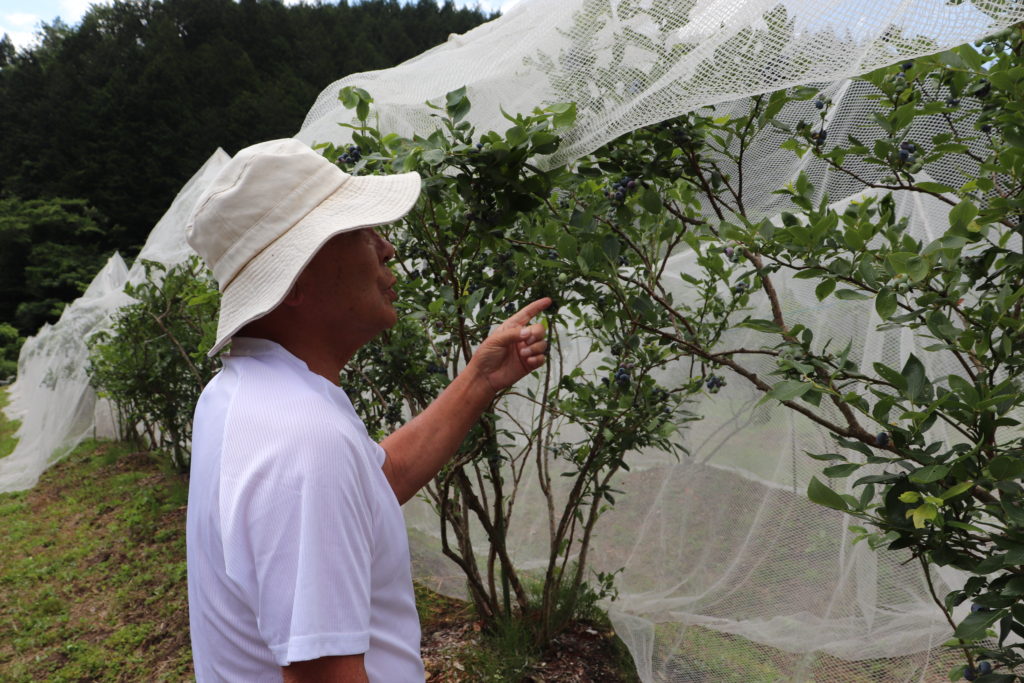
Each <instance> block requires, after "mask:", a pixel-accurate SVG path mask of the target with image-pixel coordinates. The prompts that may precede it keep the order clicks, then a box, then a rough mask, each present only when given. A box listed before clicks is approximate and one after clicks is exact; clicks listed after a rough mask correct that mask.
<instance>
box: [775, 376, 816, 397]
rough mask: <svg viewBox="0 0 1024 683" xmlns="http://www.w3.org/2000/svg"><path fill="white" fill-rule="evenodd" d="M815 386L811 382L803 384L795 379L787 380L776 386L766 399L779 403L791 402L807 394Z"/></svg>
mask: <svg viewBox="0 0 1024 683" xmlns="http://www.w3.org/2000/svg"><path fill="white" fill-rule="evenodd" d="M813 386H814V385H813V384H811V383H810V382H801V381H799V380H795V379H785V380H782V381H781V382H779V383H778V384H776V385H774V386H773V387H772V388H771V391H769V392H768V394H767V396H766V398H774V399H777V400H779V401H791V400H793V399H794V398H799V397H801V396H803V395H804V394H806V393H807V392H808V391H810V390H811V388H812V387H813Z"/></svg>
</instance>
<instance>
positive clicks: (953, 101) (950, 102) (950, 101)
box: [946, 97, 960, 107]
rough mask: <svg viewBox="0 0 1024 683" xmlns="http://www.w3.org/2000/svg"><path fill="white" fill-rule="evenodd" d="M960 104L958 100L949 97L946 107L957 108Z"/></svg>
mask: <svg viewBox="0 0 1024 683" xmlns="http://www.w3.org/2000/svg"><path fill="white" fill-rule="evenodd" d="M958 104H960V100H958V99H957V98H955V97H949V98H947V99H946V106H947V107H955V106H957V105H958Z"/></svg>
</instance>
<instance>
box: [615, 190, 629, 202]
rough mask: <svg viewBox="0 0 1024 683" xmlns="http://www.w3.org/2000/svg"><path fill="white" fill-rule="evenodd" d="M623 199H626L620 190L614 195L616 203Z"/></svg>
mask: <svg viewBox="0 0 1024 683" xmlns="http://www.w3.org/2000/svg"><path fill="white" fill-rule="evenodd" d="M625 198H626V193H625V192H623V191H622V190H619V191H618V192H616V193H615V199H617V200H618V201H620V202H621V201H622V200H623V199H625Z"/></svg>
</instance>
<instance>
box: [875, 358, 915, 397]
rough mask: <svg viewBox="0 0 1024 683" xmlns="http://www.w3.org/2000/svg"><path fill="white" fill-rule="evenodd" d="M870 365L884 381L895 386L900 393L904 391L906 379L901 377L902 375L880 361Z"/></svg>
mask: <svg viewBox="0 0 1024 683" xmlns="http://www.w3.org/2000/svg"><path fill="white" fill-rule="evenodd" d="M872 367H873V368H874V369H875V372H877V373H878V376H879V377H881V378H882V379H884V380H885V381H886V382H888V383H889V384H891V385H893V386H894V387H896V389H898V390H899V391H900V392H901V393H903V392H906V390H907V380H906V379H905V378H904V377H903V375H901V374H900V373H898V372H896V371H895V370H893V369H892V368H890V367H889V366H888V365H883V364H882V363H875V364H874V365H872Z"/></svg>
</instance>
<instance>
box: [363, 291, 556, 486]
mask: <svg viewBox="0 0 1024 683" xmlns="http://www.w3.org/2000/svg"><path fill="white" fill-rule="evenodd" d="M550 305H551V299H548V298H544V299H538V300H537V301H534V302H533V303H532V304H529V305H528V306H527V307H526V308H524V309H523V310H521V311H519V312H518V313H516V314H515V315H513V316H512V317H511V318H509V319H508V320H506V321H505V322H503V323H502V324H501V325H500V326H499V327H498V328H497V329H496V330H494V332H492V333H491V335H490V336H489V337H487V339H485V340H484V343H483V344H481V345H480V348H478V349H477V350H476V353H474V354H473V357H472V358H471V359H470V361H469V364H468V365H467V366H466V368H465V369H464V370H463V371H462V372H460V373H459V375H458V376H457V377H456V378H455V379H453V380H452V383H451V384H449V385H448V388H447V389H445V390H444V391H443V392H441V395H440V396H438V397H437V399H436V400H435V401H434V402H433V403H431V404H430V405H429V406H427V408H426V410H424V411H423V412H422V413H420V414H419V415H417V416H416V417H414V418H413V419H412V420H410V421H409V422H407V423H406V424H405V425H403V426H402V427H401V428H400V429H398V431H396V432H395V433H394V434H392V435H391V436H389V437H388V438H386V439H384V441H382V442H381V446H383V447H384V451H385V452H386V453H387V457H386V458H385V460H384V464H383V465H382V466H381V469H383V470H384V476H386V477H387V478H388V483H390V484H391V488H392V490H393V491H394V492H395V497H396V498H398V502H399V503H404V502H405V501H407V500H409V499H410V498H411V497H412V496H414V495H416V492H417V491H419V490H420V488H421V487H422V486H423V485H424V484H426V483H427V482H428V481H430V479H431V478H432V477H433V476H434V475H435V474H437V472H438V470H440V469H441V467H443V466H444V464H445V463H446V462H448V459H449V458H451V457H452V454H453V453H454V452H455V451H456V450H457V449H458V447H459V444H461V443H462V440H463V439H465V438H466V434H467V433H468V432H469V428H470V427H472V426H473V423H474V422H476V421H477V420H478V419H479V418H480V415H481V414H482V413H483V411H484V410H486V409H487V407H488V405H490V403H491V401H493V400H494V395H495V394H496V393H498V392H499V391H501V390H502V389H505V388H507V387H510V386H512V384H514V383H515V382H516V381H517V380H519V379H522V377H523V376H524V375H526V374H528V373H530V372H532V371H534V370H536V369H537V368H539V367H540V366H541V365H543V364H544V352H545V351H546V350H547V348H548V343H547V342H546V341H545V340H544V332H545V331H544V326H543V325H540V324H535V325H531V324H530V320H531V319H532V318H533V316H535V315H537V314H538V313H540V312H541V311H543V310H544V309H545V308H547V307H548V306H550Z"/></svg>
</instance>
